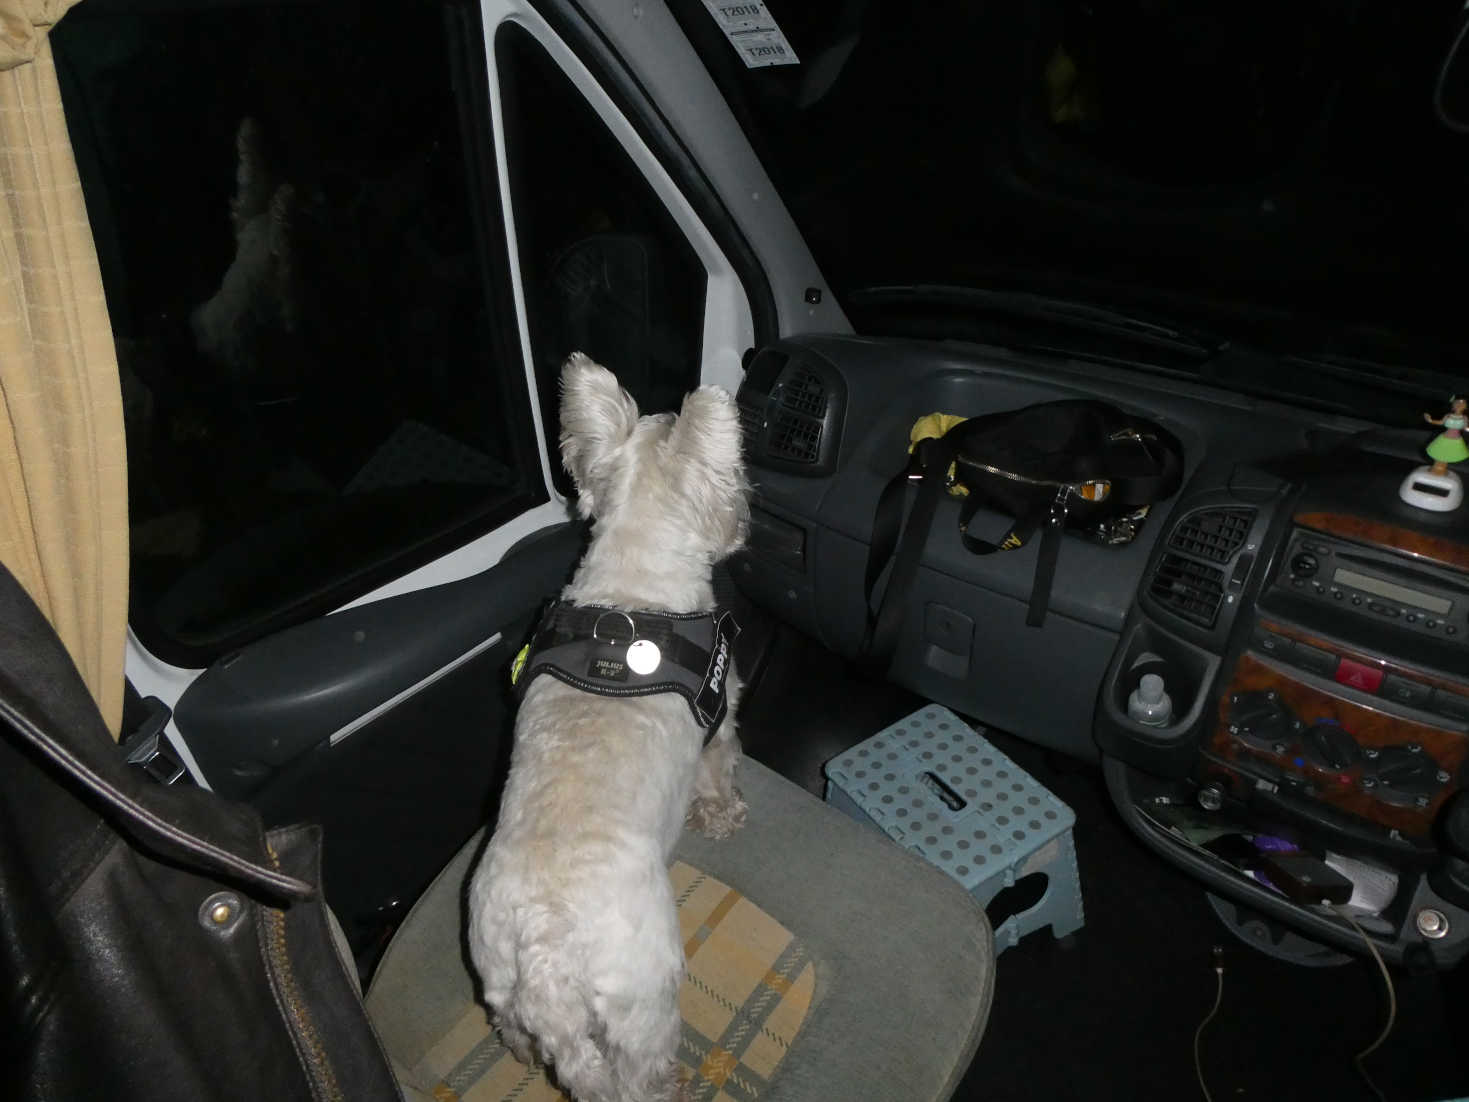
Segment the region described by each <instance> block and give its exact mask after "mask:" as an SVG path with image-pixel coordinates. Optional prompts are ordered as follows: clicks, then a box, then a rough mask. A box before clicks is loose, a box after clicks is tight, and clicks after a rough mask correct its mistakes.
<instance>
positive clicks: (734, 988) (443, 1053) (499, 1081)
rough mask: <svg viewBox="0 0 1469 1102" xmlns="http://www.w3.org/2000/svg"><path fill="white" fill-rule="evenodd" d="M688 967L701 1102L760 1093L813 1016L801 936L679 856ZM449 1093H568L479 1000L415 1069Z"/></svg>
mask: <svg viewBox="0 0 1469 1102" xmlns="http://www.w3.org/2000/svg"><path fill="white" fill-rule="evenodd" d="M669 878H670V880H671V881H672V884H673V893H674V898H675V900H676V901H677V903H678V921H679V931H680V933H681V934H682V935H683V939H684V957H685V958H686V960H687V962H688V972H687V974H686V975H685V977H684V983H683V986H682V987H681V988H680V990H679V1011H680V1013H681V1014H682V1016H683V1038H682V1041H681V1042H680V1045H679V1053H678V1056H679V1062H680V1063H681V1065H682V1074H683V1076H684V1078H686V1079H688V1080H689V1087H688V1092H689V1097H690V1099H692V1100H693V1102H752V1100H753V1099H757V1098H759V1097H760V1096H761V1093H762V1092H763V1091H764V1089H765V1086H766V1084H768V1083H769V1082H770V1081H771V1079H772V1078H773V1077H774V1075H775V1073H776V1069H777V1068H779V1067H780V1063H781V1060H782V1059H783V1058H784V1057H785V1055H786V1053H787V1052H788V1051H789V1050H790V1047H791V1045H792V1044H793V1043H794V1042H795V1040H796V1035H797V1034H798V1033H799V1032H800V1030H801V1024H802V1023H803V1022H804V1021H805V1019H806V1012H807V1011H808V1010H809V1009H810V1007H811V1002H812V998H813V996H814V994H815V990H816V969H815V966H814V965H813V964H812V962H811V959H810V956H809V954H808V953H807V951H806V949H805V947H804V946H803V945H802V944H801V942H800V940H799V939H798V938H796V937H795V936H793V935H792V934H791V932H790V931H789V930H787V929H786V928H785V927H784V926H782V925H781V924H780V923H779V922H777V921H775V919H773V918H771V917H770V915H768V914H767V913H766V912H765V911H763V910H761V909H760V908H759V907H757V906H755V905H754V904H753V903H751V902H750V901H749V900H748V899H746V898H745V897H744V896H742V895H741V894H740V893H739V892H737V891H736V890H734V889H733V888H731V887H729V886H728V885H727V884H724V883H721V882H720V881H719V880H716V879H715V878H713V877H712V876H709V875H707V874H706V873H703V872H701V871H699V870H698V869H696V868H694V867H693V866H692V865H688V864H685V863H684V862H682V861H677V862H675V863H674V864H673V866H672V868H671V869H670V870H669ZM409 1078H410V1080H411V1081H413V1082H415V1083H418V1084H422V1085H423V1086H424V1087H425V1088H427V1089H428V1092H429V1093H430V1094H431V1095H432V1096H433V1097H434V1098H435V1099H438V1100H440V1102H458V1100H462V1102H501V1100H508V1099H514V1100H515V1102H551V1100H553V1099H560V1098H564V1097H565V1096H564V1095H562V1094H561V1093H560V1092H559V1091H558V1090H556V1088H555V1087H554V1086H553V1085H552V1084H551V1083H550V1082H549V1081H548V1080H547V1078H546V1075H545V1073H544V1071H542V1070H541V1069H539V1068H527V1067H525V1066H524V1065H523V1064H520V1063H517V1062H516V1060H515V1057H513V1056H511V1055H510V1053H509V1051H508V1050H507V1049H506V1048H505V1046H504V1045H502V1044H501V1043H500V1040H499V1037H498V1036H497V1035H496V1034H495V1033H494V1032H493V1031H491V1029H490V1027H489V1024H488V1021H487V1018H486V1015H485V1011H484V1008H483V1007H481V1006H480V1005H479V1004H477V1003H474V1002H468V1003H466V1004H465V1006H464V1010H463V1013H462V1014H461V1015H460V1016H459V1017H458V1019H457V1020H456V1021H455V1022H454V1024H453V1025H452V1026H451V1027H450V1029H449V1030H448V1032H447V1033H445V1034H444V1035H443V1036H442V1037H441V1038H440V1039H439V1040H438V1041H437V1042H436V1043H434V1044H433V1045H432V1046H431V1047H430V1048H429V1049H428V1051H427V1052H426V1053H425V1055H424V1056H423V1058H422V1059H421V1060H420V1061H419V1063H418V1064H417V1065H416V1066H415V1067H413V1068H412V1069H411V1071H410V1073H409Z"/></svg>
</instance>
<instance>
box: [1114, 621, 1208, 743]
mask: <svg viewBox="0 0 1469 1102" xmlns="http://www.w3.org/2000/svg"><path fill="white" fill-rule="evenodd" d="M1217 667H1218V659H1217V658H1215V657H1214V656H1213V655H1212V654H1209V653H1208V652H1207V651H1201V650H1199V649H1197V648H1195V647H1192V646H1190V645H1189V644H1187V643H1185V642H1183V641H1182V640H1180V639H1177V638H1175V637H1174V636H1172V635H1169V634H1168V633H1166V632H1164V631H1162V630H1160V629H1158V628H1157V627H1155V626H1154V625H1152V624H1149V623H1147V622H1140V623H1138V624H1135V625H1134V626H1133V629H1132V631H1131V632H1130V633H1129V634H1128V636H1127V638H1126V640H1125V641H1124V644H1123V646H1122V647H1121V648H1120V660H1119V661H1118V662H1117V664H1116V665H1115V667H1114V672H1113V676H1112V679H1111V685H1110V692H1109V704H1110V705H1111V710H1112V711H1113V713H1114V716H1115V717H1116V718H1117V719H1118V720H1120V721H1121V722H1122V723H1123V724H1124V725H1125V726H1126V727H1128V728H1129V729H1131V730H1133V731H1135V732H1137V733H1139V734H1142V733H1145V732H1146V733H1148V734H1150V735H1151V736H1153V737H1157V738H1169V737H1176V736H1178V735H1181V734H1183V733H1184V732H1186V731H1188V730H1190V729H1191V728H1192V727H1193V726H1194V725H1195V723H1196V722H1197V721H1198V719H1199V716H1200V714H1201V713H1202V712H1203V710H1204V708H1205V706H1206V705H1207V703H1208V701H1207V699H1206V694H1207V692H1208V690H1209V688H1210V686H1211V685H1212V684H1213V681H1214V672H1215V670H1216V669H1217ZM1148 674H1156V675H1157V676H1158V677H1160V678H1162V680H1163V688H1164V690H1165V691H1166V692H1167V693H1168V696H1169V697H1170V699H1171V701H1172V714H1171V715H1170V716H1169V718H1168V721H1167V722H1166V723H1164V724H1162V725H1158V726H1154V725H1151V724H1146V723H1142V722H1140V721H1138V720H1136V719H1134V718H1133V717H1132V716H1130V715H1129V714H1128V706H1127V701H1128V697H1129V696H1130V695H1131V694H1132V693H1133V691H1134V690H1136V689H1137V688H1138V686H1139V684H1140V683H1141V682H1142V679H1143V678H1144V677H1145V676H1146V675H1148Z"/></svg>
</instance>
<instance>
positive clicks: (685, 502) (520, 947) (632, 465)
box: [469, 353, 749, 1102]
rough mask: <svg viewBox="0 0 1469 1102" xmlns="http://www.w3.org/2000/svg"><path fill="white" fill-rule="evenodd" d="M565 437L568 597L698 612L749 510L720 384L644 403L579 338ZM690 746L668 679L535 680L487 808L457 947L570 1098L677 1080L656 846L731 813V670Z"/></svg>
mask: <svg viewBox="0 0 1469 1102" xmlns="http://www.w3.org/2000/svg"><path fill="white" fill-rule="evenodd" d="M561 388H562V389H561V452H562V458H563V460H564V461H565V463H566V467H567V470H569V471H570V472H571V475H572V477H573V479H575V481H576V485H577V491H578V499H577V501H578V507H579V509H580V510H581V511H582V513H583V515H586V516H590V517H592V518H594V524H593V528H592V538H591V544H590V546H589V547H588V549H587V552H586V555H585V556H584V557H583V559H582V562H581V565H580V566H579V567H578V569H577V572H576V575H575V577H574V578H573V580H572V582H571V584H570V585H568V586H567V587H566V590H565V592H564V594H563V595H564V596H565V597H566V598H568V599H569V600H572V601H576V602H579V603H585V604H601V605H611V606H614V607H619V608H627V609H654V610H663V611H668V612H696V611H705V610H708V609H711V608H713V607H714V590H713V585H712V582H711V571H712V568H713V565H714V563H715V562H717V561H718V560H719V559H721V558H723V557H724V556H726V555H728V554H729V553H730V552H732V551H734V550H735V549H736V548H737V547H738V546H739V545H740V544H741V543H742V542H743V539H744V536H745V532H746V529H747V527H748V518H749V509H748V503H747V499H748V488H747V486H746V483H745V478H744V473H743V464H742V461H741V456H740V430H739V418H738V414H737V411H736V409H735V405H734V402H733V401H732V400H731V398H730V396H729V395H728V394H727V393H726V392H725V391H723V390H721V389H719V388H717V387H707V386H706V387H700V388H699V389H698V390H695V391H693V392H691V393H690V394H689V395H688V396H687V397H686V398H685V399H684V403H683V409H682V411H681V412H680V414H679V416H678V417H677V418H674V417H673V416H672V415H671V414H661V415H657V416H649V417H642V418H639V416H638V410H637V405H636V404H635V403H634V401H633V400H632V398H631V397H629V395H628V394H627V393H626V391H624V390H623V389H622V388H621V387H620V386H618V384H617V380H616V378H615V377H614V376H613V375H612V373H611V372H609V371H607V370H606V369H605V368H603V367H600V366H598V365H597V364H595V363H593V362H592V361H591V360H590V359H588V358H587V357H586V356H584V355H581V354H580V353H576V354H573V355H572V356H571V357H570V359H568V360H567V361H566V364H565V366H564V367H563V369H562V374H561ZM727 685H728V691H729V714H728V716H727V717H726V718H725V720H724V723H723V724H722V725H721V727H720V730H719V734H718V736H717V737H716V738H715V739H714V740H713V741H712V742H711V743H710V744H709V746H708V748H707V749H705V750H703V751H702V753H701V751H700V746H701V743H702V732H701V731H700V729H699V728H698V726H697V725H696V724H695V723H694V719H693V715H692V714H691V712H690V710H689V706H688V704H687V703H686V702H685V701H684V699H683V698H682V697H681V696H678V695H676V694H671V693H663V694H659V695H656V696H644V697H635V698H626V699H614V698H610V697H600V696H593V695H590V694H587V693H583V692H580V691H578V690H576V689H573V688H570V687H569V686H566V685H563V684H562V683H560V682H559V681H556V680H555V679H553V678H550V677H541V678H538V679H537V680H536V681H535V682H533V683H532V685H531V686H530V688H529V689H528V691H527V692H526V695H525V700H524V702H523V703H522V704H521V707H520V712H519V715H518V718H517V721H516V726H515V747H514V752H513V756H512V759H511V769H510V779H509V782H508V783H507V785H506V789H505V795H504V798H503V801H502V803H501V807H500V816H499V821H498V823H497V825H496V827H495V831H494V834H493V836H492V837H491V839H490V843H489V845H488V847H487V848H486V850H485V854H484V857H483V859H482V860H481V863H480V865H479V867H478V868H477V869H476V870H475V873H474V876H473V878H472V879H471V881H470V889H469V950H470V956H471V957H472V959H473V961H474V965H475V968H476V969H477V970H478V972H479V975H480V978H481V979H482V981H483V982H484V1000H485V1002H486V1004H487V1005H488V1006H489V1007H490V1009H491V1011H492V1014H493V1017H494V1020H495V1022H496V1024H497V1025H498V1026H499V1028H500V1030H501V1033H502V1035H503V1037H504V1040H505V1043H506V1044H507V1045H508V1046H509V1047H510V1049H511V1051H512V1052H514V1053H515V1055H516V1057H517V1058H518V1059H520V1060H521V1061H522V1062H524V1063H531V1062H532V1061H533V1060H534V1059H535V1058H536V1057H537V1056H539V1057H540V1058H541V1059H543V1060H545V1061H547V1062H549V1063H551V1064H552V1065H553V1070H554V1074H555V1076H556V1078H557V1079H558V1080H559V1081H560V1083H561V1085H562V1086H563V1087H564V1088H565V1089H567V1090H568V1091H569V1092H570V1093H571V1094H572V1095H573V1096H574V1097H576V1098H577V1099H580V1100H581V1102H631V1100H644V1099H649V1100H661V1099H668V1098H671V1097H673V1096H674V1094H675V1092H676V1090H677V1078H676V1065H675V1062H674V1060H675V1053H676V1050H677V1046H678V1037H679V1030H680V1025H679V1013H678V987H679V984H680V982H681V981H682V978H683V974H684V958H683V947H682V942H681V939H680V937H679V932H678V920H677V915H676V912H675V909H674V901H673V897H672V891H671V889H670V887H669V882H668V873H667V863H668V857H669V854H670V852H671V851H672V848H673V844H674V841H675V840H676V839H677V837H678V833H679V830H680V828H681V827H682V825H683V823H684V821H685V818H686V817H687V819H688V821H689V822H690V824H691V825H693V826H695V827H696V828H698V829H701V830H703V831H704V832H705V833H706V834H709V835H711V836H715V837H723V836H725V835H727V834H729V833H730V832H732V831H734V830H737V829H738V828H739V827H740V825H741V824H742V823H743V822H744V816H745V805H744V801H743V800H742V799H741V798H740V796H739V793H738V792H737V791H735V789H734V787H733V779H734V770H735V765H736V763H737V762H738V760H739V753H740V748H739V739H738V738H737V736H736V733H735V718H734V714H735V708H736V705H737V703H738V696H739V681H738V678H737V677H736V676H735V674H734V673H733V671H731V673H730V675H729V679H728V682H727Z"/></svg>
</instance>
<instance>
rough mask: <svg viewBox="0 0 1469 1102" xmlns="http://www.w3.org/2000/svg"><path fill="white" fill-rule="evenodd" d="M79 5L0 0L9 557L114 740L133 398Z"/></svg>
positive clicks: (1, 483)
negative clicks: (88, 187)
mask: <svg viewBox="0 0 1469 1102" xmlns="http://www.w3.org/2000/svg"><path fill="white" fill-rule="evenodd" d="M74 2H75V0H0V561H3V562H4V564H5V566H6V567H7V568H8V569H9V570H10V572H11V573H12V574H14V575H15V576H16V577H17V578H18V579H19V580H20V582H21V584H22V585H24V586H25V588H26V590H27V592H29V593H30V595H31V597H32V599H34V600H35V602H36V604H37V605H39V606H40V608H41V610H42V611H43V612H44V613H46V615H47V616H48V617H49V618H50V620H51V623H52V625H53V626H54V627H55V628H56V632H57V634H58V635H59V636H60V637H61V640H62V642H63V643H65V644H66V646H67V649H68V650H69V651H70V652H71V655H72V658H73V659H74V660H75V661H76V664H77V666H78V668H79V669H80V670H81V672H82V676H83V677H84V678H85V679H86V682H87V685H88V686H89V687H90V688H91V690H92V695H93V696H94V697H95V698H96V700H97V704H98V706H99V707H100V708H101V710H102V715H103V717H104V718H105V719H106V721H107V723H108V725H109V726H110V728H111V729H112V732H113V734H114V736H116V734H117V731H118V727H119V725H120V723H121V719H122V685H123V651H124V646H125V637H126V632H127V580H128V558H127V556H128V532H127V460H126V444H125V439H124V436H123V423H122V399H121V394H120V390H119V384H118V374H117V360H116V354H115V352H114V350H113V343H112V329H111V327H110V325H109V324H108V321H107V304H106V302H105V300H104V298H103V294H102V277H101V273H100V272H99V270H98V266H97V252H96V249H95V247H94V246H93V244H92V234H91V230H90V228H89V227H88V225H87V210H86V206H85V204H84V203H83V201H82V189H81V183H80V181H79V180H78V178H77V170H76V163H75V161H74V160H73V158H72V152H71V142H70V139H69V138H68V137H67V132H66V121H65V119H64V118H63V116H62V111H61V92H60V89H59V87H58V86H57V82H56V65H55V62H54V60H53V59H52V56H51V46H50V43H49V42H48V40H47V38H46V32H47V31H48V30H49V29H50V27H51V25H52V24H54V23H55V22H56V20H58V19H59V18H61V15H62V14H63V13H64V12H65V11H66V9H67V8H68V7H70V6H71V5H72V3H74ZM0 630H4V625H3V624H0Z"/></svg>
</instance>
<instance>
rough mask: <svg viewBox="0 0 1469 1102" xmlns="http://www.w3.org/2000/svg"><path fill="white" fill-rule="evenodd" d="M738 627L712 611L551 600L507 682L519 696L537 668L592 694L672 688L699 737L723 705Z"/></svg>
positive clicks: (717, 719) (718, 718) (711, 730)
mask: <svg viewBox="0 0 1469 1102" xmlns="http://www.w3.org/2000/svg"><path fill="white" fill-rule="evenodd" d="M739 634H740V628H739V625H738V624H736V623H735V620H734V616H732V615H731V614H730V613H728V612H721V611H719V610H718V609H716V610H715V611H713V612H686V613H675V612H646V611H632V612H630V611H627V610H624V609H620V608H607V607H604V606H601V605H576V604H571V603H569V602H566V601H559V600H558V601H553V602H552V603H551V605H550V606H549V607H548V608H547V609H546V612H545V614H544V615H543V616H542V617H541V622H540V623H539V624H538V625H537V626H536V630H535V633H534V634H533V635H532V636H531V641H530V643H529V644H528V645H527V646H526V647H525V648H524V649H522V650H521V652H520V653H519V654H518V655H516V657H515V662H514V663H513V665H512V666H511V671H510V680H511V683H512V684H513V685H514V686H515V693H516V696H517V698H523V697H524V696H525V691H526V689H527V688H528V687H529V685H530V683H531V682H532V681H534V680H535V679H536V677H537V676H539V675H540V674H543V673H544V674H550V675H551V676H552V677H554V678H556V680H558V681H561V682H563V683H565V684H567V685H570V686H572V687H573V688H576V689H580V690H582V691H583V692H588V693H594V694H596V695H597V696H613V697H619V696H621V697H626V696H649V695H651V694H653V693H670V692H671V693H678V694H679V695H680V696H682V697H683V698H684V699H685V700H686V701H687V702H688V705H689V709H690V710H691V711H692V712H693V713H694V719H695V721H696V722H697V723H698V725H699V726H700V728H702V729H703V730H704V742H705V744H706V745H707V744H708V742H709V740H710V739H712V738H713V737H714V734H715V732H716V731H718V729H719V725H720V723H722V722H723V720H724V716H725V713H726V712H727V711H728V710H729V701H728V694H727V693H726V692H725V679H726V678H727V676H728V674H729V666H730V660H731V658H732V657H733V654H734V642H735V640H736V639H737V638H738V637H739Z"/></svg>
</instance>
